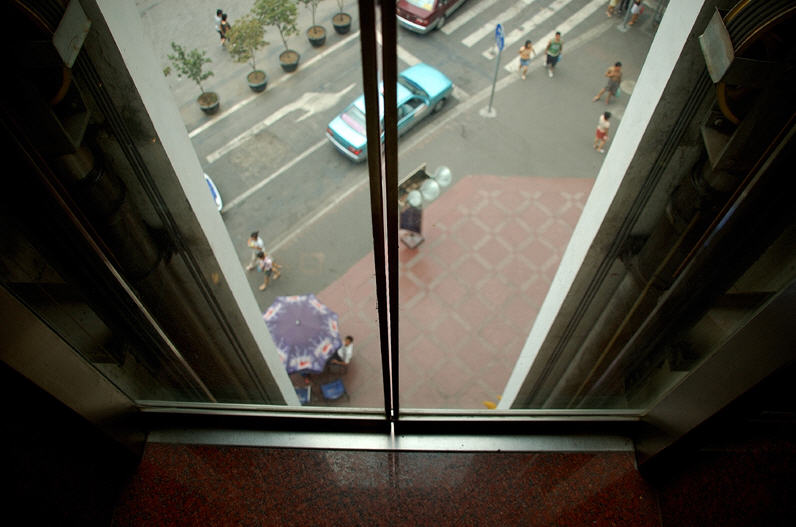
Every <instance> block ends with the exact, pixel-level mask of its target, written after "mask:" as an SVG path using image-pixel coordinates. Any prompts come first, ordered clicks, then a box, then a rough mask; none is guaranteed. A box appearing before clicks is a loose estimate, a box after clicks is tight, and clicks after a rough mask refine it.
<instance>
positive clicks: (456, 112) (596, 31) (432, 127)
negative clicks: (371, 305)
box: [224, 0, 613, 250]
mask: <svg viewBox="0 0 796 527" xmlns="http://www.w3.org/2000/svg"><path fill="white" fill-rule="evenodd" d="M602 3H603V0H599V1H597V0H595V1H594V2H592V4H596V5H598V6H599V5H602ZM592 4H589V5H588V6H587V7H589V8H590V7H591V5H592ZM591 12H593V11H590V12H589V14H590V13H591ZM576 16H577V15H576ZM586 16H588V15H586ZM583 18H585V16H584V17H583ZM573 19H574V20H577V19H576V18H575V16H573V17H572V18H570V19H569V20H567V21H566V22H565V23H564V24H562V25H561V26H560V28H563V29H559V30H560V31H561V32H562V33H564V31H569V30H570V29H571V28H572V27H574V26H575V25H577V23H579V22H580V20H578V21H577V22H574V23H573ZM611 27H613V21H612V20H606V21H605V22H603V23H601V24H600V25H599V26H596V27H594V28H592V29H590V30H589V31H586V32H584V33H583V34H582V35H580V36H579V37H577V38H575V39H573V40H572V41H568V42H567V50H569V51H568V52H569V53H571V52H573V51H574V50H576V49H578V48H579V47H580V46H582V45H584V44H586V43H588V42H590V41H591V40H594V39H596V38H597V37H598V36H600V35H601V34H602V33H604V32H605V31H607V30H608V29H610V28H611ZM553 34H555V32H551V33H550V35H549V37H548V38H552V35H553ZM518 62H519V59H517V60H516V61H515V65H514V67H513V69H510V66H509V65H507V66H506V69H507V70H509V71H512V72H513V71H516V69H517V65H516V63H518ZM519 79H520V78H519V77H518V76H516V75H507V76H505V77H503V78H502V79H500V80H498V82H497V85H496V87H495V91H496V92H497V91H501V90H503V89H504V88H506V87H508V86H510V85H512V84H514V83H515V82H518V81H519ZM491 92H492V86H487V87H485V88H484V89H482V90H481V91H479V92H478V93H476V94H475V95H473V96H469V95H466V94H465V95H464V96H463V98H462V100H463V102H462V103H461V104H458V105H456V107H455V108H452V109H450V110H448V111H447V112H444V113H445V114H446V115H444V117H443V116H440V117H443V118H441V119H434V120H433V122H432V123H429V126H427V127H424V129H423V133H422V134H420V135H418V136H417V137H415V138H414V140H412V141H408V142H406V143H402V144H401V145H399V148H401V150H403V151H410V150H412V149H414V148H416V147H417V146H419V145H421V144H423V143H424V142H425V141H426V140H427V139H428V137H429V136H431V135H433V134H435V133H437V132H438V131H439V130H440V129H442V128H444V127H446V126H448V124H449V123H450V122H451V121H453V120H454V119H456V118H457V117H459V116H460V115H461V114H463V113H464V112H466V111H469V110H471V109H472V108H474V107H475V106H476V105H477V104H479V103H481V102H483V101H485V100H486V99H487V97H489V96H490V95H491ZM461 93H464V92H461ZM454 96H456V87H455V86H454ZM458 98H459V97H457V99H458ZM326 142H327V140H326V139H323V140H321V141H319V142H318V143H316V144H315V145H313V146H312V147H310V148H309V149H308V150H306V151H305V152H303V153H302V154H301V155H299V156H298V157H296V158H295V159H294V160H292V161H291V162H290V163H288V164H287V165H285V166H283V167H282V168H280V169H279V170H277V171H276V172H274V173H273V174H271V175H270V176H268V177H267V178H265V179H263V180H262V181H260V182H259V183H258V184H257V185H255V186H253V187H251V188H250V189H248V190H247V191H246V192H244V193H243V194H241V195H240V196H238V197H236V198H235V199H233V200H232V201H230V202H229V203H228V204H227V205H226V206H225V207H224V211H227V210H230V209H232V208H234V207H237V206H238V205H240V204H241V203H242V202H243V201H245V200H246V199H247V198H248V197H250V196H251V195H252V194H254V193H255V192H257V191H258V190H260V189H261V188H263V187H264V186H265V185H267V184H268V183H269V182H270V181H272V180H273V179H274V178H276V177H278V176H280V175H282V174H283V173H285V172H286V171H288V170H289V169H291V168H293V166H295V165H296V164H297V163H299V162H301V161H303V160H304V159H306V158H307V157H308V156H309V155H311V154H312V153H314V152H315V151H316V150H318V149H319V148H320V147H321V146H323V145H324V144H325V143H326ZM367 183H368V179H363V180H362V181H360V182H359V183H357V184H356V185H354V186H352V187H351V188H349V189H348V190H347V191H345V192H344V193H343V194H340V195H339V196H337V197H335V198H334V199H333V200H332V201H331V202H329V203H328V204H327V205H326V206H324V207H323V208H322V209H320V210H319V211H318V212H316V213H315V214H314V215H313V216H311V217H310V218H308V219H307V220H306V221H303V222H301V223H300V224H298V225H297V227H296V229H295V230H293V231H292V232H291V233H290V234H288V235H287V236H286V237H285V238H283V239H282V240H280V241H279V242H277V243H276V244H273V245H272V250H276V249H279V248H281V247H284V246H285V245H286V244H287V243H288V242H290V241H291V240H293V239H294V238H295V237H296V236H297V235H298V234H300V233H302V232H304V231H305V230H306V229H307V228H309V227H310V226H311V225H312V224H313V223H315V222H317V221H318V220H319V219H321V218H322V217H323V216H324V215H325V214H326V213H327V212H329V211H330V210H332V209H333V208H334V207H336V206H338V205H339V204H340V203H341V202H342V201H343V200H345V199H347V198H348V197H350V196H351V195H352V194H353V193H354V192H356V191H358V190H361V189H362V188H363V187H364V186H366V185H367Z"/></svg>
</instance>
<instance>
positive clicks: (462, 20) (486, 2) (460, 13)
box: [440, 0, 496, 35]
mask: <svg viewBox="0 0 796 527" xmlns="http://www.w3.org/2000/svg"><path fill="white" fill-rule="evenodd" d="M495 3H496V0H480V1H479V2H478V3H477V4H476V5H472V4H473V2H469V3H467V4H465V5H466V6H467V7H466V8H464V9H466V11H464V10H463V9H462V8H461V7H460V8H459V9H457V10H456V18H454V19H453V21H452V22H445V25H444V26H442V29H440V31H442V32H443V33H445V34H446V35H450V34H451V33H453V32H454V31H456V30H457V29H459V28H460V27H462V26H463V25H465V24H466V23H467V22H469V21H470V20H472V19H473V18H475V17H476V16H478V15H480V14H481V13H483V12H484V11H486V10H487V9H489V8H490V7H492V6H493V5H495Z"/></svg>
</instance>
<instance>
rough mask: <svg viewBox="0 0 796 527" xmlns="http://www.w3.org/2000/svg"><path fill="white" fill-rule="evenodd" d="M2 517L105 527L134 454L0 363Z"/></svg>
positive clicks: (132, 469) (133, 465)
mask: <svg viewBox="0 0 796 527" xmlns="http://www.w3.org/2000/svg"><path fill="white" fill-rule="evenodd" d="M0 397H2V400H3V402H4V405H3V406H4V410H3V434H2V446H0V466H2V467H3V469H2V477H3V488H4V489H5V490H4V491H3V492H2V494H0V495H2V497H3V502H4V506H3V517H4V518H17V519H18V521H20V524H25V525H110V523H111V517H112V513H113V508H114V506H115V503H116V500H117V498H118V496H119V493H120V491H121V489H122V488H123V487H124V486H125V484H126V483H127V481H128V480H129V478H130V477H131V476H132V474H133V473H134V472H135V469H136V467H137V465H138V462H139V457H138V456H137V455H136V454H134V453H132V452H130V451H129V450H127V449H125V448H124V447H122V446H120V445H119V444H118V443H115V442H114V441H112V440H111V439H109V438H108V437H106V436H105V435H104V434H102V433H101V432H100V431H99V430H98V429H97V428H96V427H94V426H93V425H91V424H90V423H89V422H88V421H86V420H85V419H83V418H82V417H81V416H79V415H78V414H76V413H74V412H73V411H72V410H70V409H68V408H67V407H65V406H63V405H62V404H61V403H60V402H58V401H57V400H56V399H54V398H53V397H52V396H50V395H49V394H47V393H45V392H44V391H42V390H41V389H40V388H38V387H37V386H36V385H34V384H33V383H31V382H30V381H28V380H27V379H26V378H24V377H22V376H21V375H20V374H18V373H17V372H16V371H14V370H12V369H11V368H9V367H8V366H7V365H6V364H5V363H2V362H0Z"/></svg>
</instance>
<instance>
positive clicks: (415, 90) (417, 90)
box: [398, 75, 428, 97]
mask: <svg viewBox="0 0 796 527" xmlns="http://www.w3.org/2000/svg"><path fill="white" fill-rule="evenodd" d="M398 84H400V85H401V86H403V87H404V88H406V89H407V90H409V91H410V92H412V94H413V95H417V96H419V97H428V94H427V93H426V92H425V91H423V89H422V88H421V87H420V86H418V85H417V84H415V83H414V82H412V81H410V80H409V79H407V78H406V77H403V76H401V75H399V76H398Z"/></svg>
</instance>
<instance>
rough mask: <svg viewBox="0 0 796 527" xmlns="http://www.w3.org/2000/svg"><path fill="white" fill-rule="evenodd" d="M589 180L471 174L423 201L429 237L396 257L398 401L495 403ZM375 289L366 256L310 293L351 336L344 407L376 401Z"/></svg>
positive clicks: (316, 397)
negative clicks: (426, 204) (426, 202)
mask: <svg viewBox="0 0 796 527" xmlns="http://www.w3.org/2000/svg"><path fill="white" fill-rule="evenodd" d="M593 182H594V180H593V179H592V178H540V177H527V176H523V177H500V176H468V177H465V178H463V179H461V180H460V181H458V183H456V184H455V185H454V186H453V187H451V188H450V189H448V190H447V191H446V192H445V193H444V194H443V195H442V196H441V197H440V198H439V199H438V200H437V201H436V202H435V203H433V204H432V205H431V206H429V207H428V208H427V209H426V211H425V213H424V218H423V224H424V235H425V237H426V241H425V242H424V243H423V244H422V245H420V246H419V247H418V248H417V249H414V250H410V249H407V248H406V247H404V246H403V245H402V246H401V248H400V253H399V254H400V282H399V294H400V298H399V302H400V313H399V317H400V331H399V339H400V352H399V353H400V383H401V384H400V393H401V401H400V402H401V406H402V407H403V408H467V409H484V408H485V407H484V405H483V401H493V402H495V401H496V400H497V397H498V396H499V395H500V394H501V392H502V390H503V387H504V386H505V384H506V381H507V380H508V378H509V375H510V374H511V371H512V369H513V367H514V364H515V362H516V360H517V357H518V356H519V354H520V351H521V349H522V346H523V344H524V343H525V338H526V336H527V335H528V332H529V331H530V329H531V325H532V324H533V321H534V319H535V317H536V314H537V312H538V309H539V307H540V306H541V304H542V301H543V300H544V297H545V295H546V294H547V290H548V288H549V286H550V283H551V282H552V279H553V275H554V274H555V271H556V269H557V267H558V263H559V261H560V260H561V256H562V254H563V252H564V249H565V248H566V244H567V242H568V241H569V238H570V235H571V234H572V229H573V228H574V226H575V224H576V222H577V220H578V218H579V216H580V213H581V211H582V209H583V205H584V204H585V202H586V199H587V197H588V194H589V191H590V190H591V187H592V185H593ZM375 291H376V285H375V279H374V277H373V253H372V252H371V253H370V254H368V255H367V256H366V257H365V258H363V259H361V260H360V261H359V262H357V263H356V264H355V265H354V266H352V267H351V268H350V269H349V270H348V271H347V272H346V273H345V274H344V275H343V276H341V277H340V278H339V279H338V280H336V281H335V282H333V283H332V284H331V285H330V286H328V287H327V288H326V289H324V290H323V291H321V292H320V293H319V294H318V295H317V296H318V298H319V299H320V300H321V301H322V302H324V303H325V304H326V305H327V306H329V307H330V308H332V309H334V310H335V311H336V312H337V313H338V314H339V315H340V331H341V334H343V335H347V334H351V335H353V336H354V338H355V342H354V349H355V353H354V358H353V360H352V363H351V365H350V366H349V368H348V372H347V373H346V374H344V375H343V376H342V378H343V381H344V383H345V385H346V389H347V390H348V392H349V394H350V400H349V401H343V402H341V403H339V404H342V405H346V406H355V407H379V406H382V405H383V402H382V397H383V396H382V376H381V357H380V354H379V335H378V324H377V322H376V320H377V319H376V310H375V306H376V293H375ZM334 377H336V376H333V375H330V374H328V373H327V374H324V375H323V376H319V377H317V378H316V379H315V381H314V384H313V393H312V404H324V403H323V402H322V397H321V395H320V389H319V385H320V384H321V383H323V382H328V380H330V379H331V378H334ZM294 383H295V385H296V386H301V385H302V380H301V377H300V376H296V378H295V379H294ZM335 404H338V403H335Z"/></svg>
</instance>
